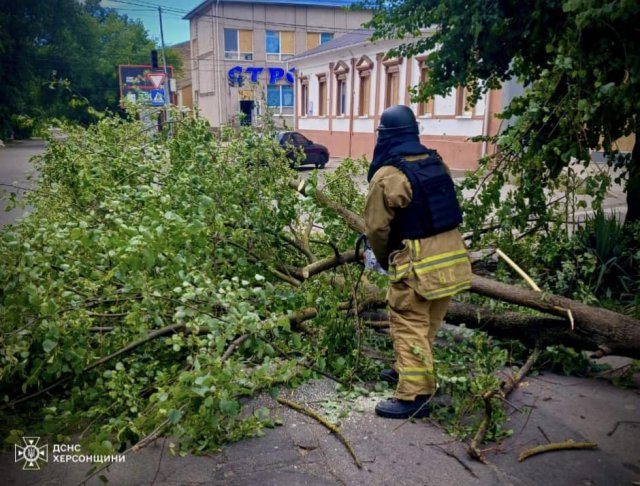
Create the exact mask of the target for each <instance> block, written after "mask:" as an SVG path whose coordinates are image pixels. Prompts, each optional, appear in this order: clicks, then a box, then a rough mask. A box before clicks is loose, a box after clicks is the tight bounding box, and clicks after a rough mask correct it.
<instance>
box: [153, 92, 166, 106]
mask: <svg viewBox="0 0 640 486" xmlns="http://www.w3.org/2000/svg"><path fill="white" fill-rule="evenodd" d="M151 104H152V105H153V106H163V105H164V89H152V90H151Z"/></svg>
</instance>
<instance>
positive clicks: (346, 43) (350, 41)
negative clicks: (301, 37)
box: [290, 29, 374, 61]
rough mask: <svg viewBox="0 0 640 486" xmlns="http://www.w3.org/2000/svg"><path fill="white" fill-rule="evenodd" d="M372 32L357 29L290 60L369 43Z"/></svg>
mask: <svg viewBox="0 0 640 486" xmlns="http://www.w3.org/2000/svg"><path fill="white" fill-rule="evenodd" d="M373 32H374V31H373V30H371V29H358V30H353V31H351V32H347V33H346V34H344V35H341V36H340V37H336V38H335V39H333V40H331V41H329V42H325V43H324V44H320V45H319V46H318V47H314V48H313V49H309V50H308V51H305V52H303V53H301V54H298V55H297V56H294V57H292V58H291V59H290V60H291V61H295V60H298V59H304V58H307V57H311V56H315V55H316V54H321V53H323V52H329V51H334V50H336V49H341V48H343V47H350V46H355V45H358V44H365V43H366V42H369V39H370V38H371V36H372V35H373Z"/></svg>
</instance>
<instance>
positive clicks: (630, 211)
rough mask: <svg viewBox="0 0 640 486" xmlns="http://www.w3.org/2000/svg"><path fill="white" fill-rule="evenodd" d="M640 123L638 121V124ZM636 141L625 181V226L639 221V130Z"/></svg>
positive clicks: (639, 130)
mask: <svg viewBox="0 0 640 486" xmlns="http://www.w3.org/2000/svg"><path fill="white" fill-rule="evenodd" d="M638 123H640V121H639V122H638ZM635 136H636V140H635V143H634V144H633V150H632V151H631V160H630V161H629V166H628V168H629V175H628V179H627V185H626V191H627V216H626V218H625V221H624V222H625V224H629V223H635V222H637V221H640V129H638V130H636V133H635Z"/></svg>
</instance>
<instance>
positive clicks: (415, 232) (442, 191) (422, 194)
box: [389, 150, 462, 252]
mask: <svg viewBox="0 0 640 486" xmlns="http://www.w3.org/2000/svg"><path fill="white" fill-rule="evenodd" d="M390 165H393V166H394V167H396V168H397V169H399V170H400V171H401V172H402V173H403V174H404V175H405V177H406V178H407V179H408V180H409V183H410V184H411V192H412V197H411V202H410V203H409V205H408V206H407V207H405V208H399V209H398V210H396V212H395V216H394V218H393V221H392V222H391V232H390V234H389V252H391V251H393V250H399V249H400V248H402V240H405V239H411V240H415V239H420V238H427V237H429V236H433V235H437V234H438V233H444V232H445V231H449V230H452V229H454V228H457V227H458V226H459V225H460V223H462V211H460V205H459V204H458V199H457V197H456V190H455V187H454V185H453V180H452V179H451V176H450V175H449V173H448V172H447V170H446V168H445V165H444V162H443V161H442V159H441V158H440V155H438V153H437V152H436V151H435V150H429V151H428V152H427V154H426V155H424V156H423V158H422V159H419V160H415V161H411V162H408V161H407V160H406V159H404V158H397V159H395V160H393V161H392V162H391V164H390Z"/></svg>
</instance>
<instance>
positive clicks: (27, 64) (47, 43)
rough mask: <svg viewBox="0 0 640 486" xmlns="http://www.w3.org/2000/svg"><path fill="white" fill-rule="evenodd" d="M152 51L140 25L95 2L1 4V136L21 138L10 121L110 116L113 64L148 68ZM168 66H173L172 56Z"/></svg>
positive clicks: (114, 95) (114, 103) (114, 105)
mask: <svg viewBox="0 0 640 486" xmlns="http://www.w3.org/2000/svg"><path fill="white" fill-rule="evenodd" d="M154 48H155V44H154V43H153V42H152V41H150V40H149V38H148V37H147V34H146V32H145V29H144V27H143V26H142V24H141V23H139V22H134V21H132V20H131V19H129V18H128V17H126V16H122V15H118V14H117V13H116V11H115V10H113V9H108V8H103V7H101V6H100V5H99V1H98V0H90V1H87V2H78V1H76V0H61V1H56V2H42V1H38V0H25V1H21V2H15V1H13V0H0V138H5V137H7V136H9V135H10V134H11V131H12V130H13V131H14V132H18V133H17V135H20V132H19V129H20V126H19V125H16V124H11V123H9V122H10V121H11V115H24V116H28V117H31V118H34V119H46V118H49V117H65V118H68V119H72V120H77V121H80V122H83V123H88V122H93V121H95V119H96V117H95V110H98V111H104V110H106V109H109V110H112V111H117V110H118V103H119V96H120V93H119V88H118V71H117V68H118V64H147V63H149V59H150V51H151V50H152V49H154ZM167 62H169V63H171V64H173V65H174V66H175V67H177V68H179V67H180V61H179V57H178V56H177V55H176V54H175V53H173V52H170V53H169V54H168V61H167ZM90 107H93V109H90Z"/></svg>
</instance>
